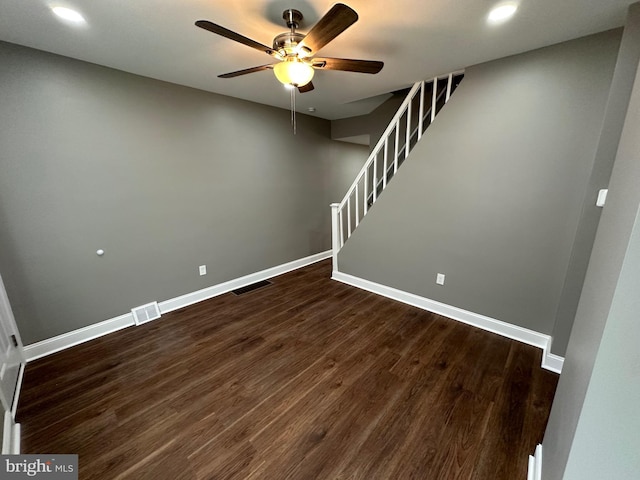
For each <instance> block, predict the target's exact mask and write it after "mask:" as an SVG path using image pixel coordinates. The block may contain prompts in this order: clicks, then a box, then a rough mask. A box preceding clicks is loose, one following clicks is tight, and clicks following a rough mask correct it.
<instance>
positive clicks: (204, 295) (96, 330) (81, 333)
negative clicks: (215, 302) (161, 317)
mask: <svg viewBox="0 0 640 480" xmlns="http://www.w3.org/2000/svg"><path fill="white" fill-rule="evenodd" d="M329 257H331V250H328V251H326V252H321V253H318V254H315V255H311V256H309V257H305V258H301V259H299V260H294V261H292V262H288V263H285V264H282V265H278V266H276V267H272V268H268V269H266V270H262V271H260V272H256V273H252V274H250V275H245V276H244V277H240V278H236V279H235V280H230V281H228V282H224V283H220V284H218V285H213V286H211V287H207V288H204V289H202V290H198V291H196V292H193V293H188V294H186V295H181V296H179V297H176V298H172V299H170V300H165V301H164V302H161V303H159V306H160V312H161V313H163V314H164V313H168V312H171V311H173V310H177V309H179V308H183V307H187V306H189V305H193V304H194V303H197V302H201V301H203V300H207V299H209V298H213V297H215V296H218V295H222V294H224V293H227V292H230V291H231V290H235V289H236V288H241V287H246V286H247V285H251V284H252V283H256V282H259V281H262V280H267V279H269V278H273V277H276V276H278V275H282V274H283V273H287V272H290V271H291V270H296V269H298V268H302V267H305V266H307V265H311V264H312V263H316V262H319V261H320V260H324V259H326V258H329ZM134 325H135V321H134V319H133V315H132V314H131V313H127V314H124V315H120V316H119V317H115V318H111V319H109V320H105V321H103V322H100V323H95V324H93V325H89V326H87V327H83V328H79V329H78V330H73V331H71V332H68V333H63V334H62V335H58V336H56V337H52V338H48V339H46V340H42V341H40V342H36V343H32V344H31V345H27V346H25V347H24V350H23V351H24V357H25V360H26V361H27V362H30V361H33V360H36V359H38V358H41V357H45V356H47V355H51V354H52V353H56V352H59V351H61V350H65V349H67V348H70V347H73V346H75V345H78V344H80V343H84V342H87V341H89V340H93V339H94V338H98V337H102V336H103V335H107V334H109V333H113V332H116V331H118V330H122V329H123V328H127V327H131V326H134Z"/></svg>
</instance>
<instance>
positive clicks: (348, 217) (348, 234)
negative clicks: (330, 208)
mask: <svg viewBox="0 0 640 480" xmlns="http://www.w3.org/2000/svg"><path fill="white" fill-rule="evenodd" d="M350 236H351V197H349V198H348V199H347V239H349V237H350Z"/></svg>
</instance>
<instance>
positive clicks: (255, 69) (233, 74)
mask: <svg viewBox="0 0 640 480" xmlns="http://www.w3.org/2000/svg"><path fill="white" fill-rule="evenodd" d="M272 68H273V65H260V66H259V67H252V68H245V69H244V70H238V71H236V72H230V73H223V74H222V75H218V78H233V77H239V76H240V75H246V74H247V73H254V72H261V71H262V70H271V69H272Z"/></svg>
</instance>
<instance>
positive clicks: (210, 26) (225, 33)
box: [196, 20, 278, 57]
mask: <svg viewBox="0 0 640 480" xmlns="http://www.w3.org/2000/svg"><path fill="white" fill-rule="evenodd" d="M196 26H197V27H200V28H203V29H205V30H208V31H210V32H212V33H216V34H218V35H220V36H222V37H225V38H228V39H230V40H234V41H236V42H238V43H242V44H243V45H246V46H248V47H251V48H255V49H256V50H260V51H261V52H264V53H266V54H267V55H271V56H273V57H277V56H278V54H277V53H276V52H275V51H274V50H273V49H272V48H271V47H267V46H266V45H263V44H261V43H258V42H256V41H254V40H251V39H250V38H247V37H245V36H243V35H240V34H239V33H236V32H234V31H231V30H229V29H228V28H224V27H221V26H220V25H216V24H215V23H213V22H210V21H208V20H198V21H197V22H196Z"/></svg>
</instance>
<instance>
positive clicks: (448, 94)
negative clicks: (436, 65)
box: [444, 73, 453, 103]
mask: <svg viewBox="0 0 640 480" xmlns="http://www.w3.org/2000/svg"><path fill="white" fill-rule="evenodd" d="M452 83H453V73H450V74H449V79H448V80H447V96H446V97H445V99H444V103H447V102H448V101H449V98H451V84H452Z"/></svg>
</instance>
